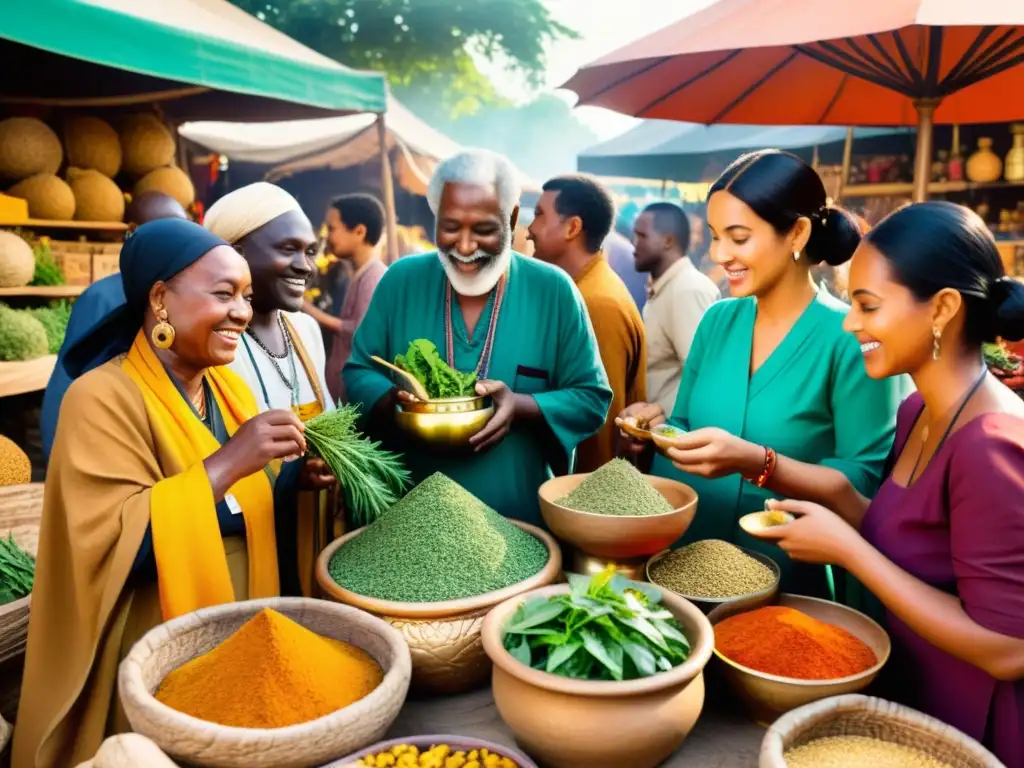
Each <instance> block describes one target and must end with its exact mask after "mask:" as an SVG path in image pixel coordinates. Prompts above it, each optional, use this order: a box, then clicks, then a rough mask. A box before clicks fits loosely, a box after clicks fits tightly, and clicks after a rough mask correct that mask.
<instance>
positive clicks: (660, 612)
mask: <svg viewBox="0 0 1024 768" xmlns="http://www.w3.org/2000/svg"><path fill="white" fill-rule="evenodd" d="M568 578H569V585H570V590H571V591H570V592H569V593H568V594H565V595H555V596H553V597H534V598H530V599H527V600H525V601H524V602H523V603H522V605H520V606H519V608H518V609H517V610H516V612H515V614H513V616H512V619H511V621H510V622H509V624H508V626H507V627H505V638H504V645H505V649H506V650H507V651H508V652H509V653H510V654H512V656H513V657H514V658H515V659H516V660H518V661H520V662H522V663H523V664H526V665H527V666H530V667H533V668H534V669H539V670H541V671H543V672H550V673H552V674H555V675H561V676H563V677H572V678H577V679H580V680H635V679H637V678H642V677H650V676H651V675H654V674H657V673H658V672H667V671H669V670H670V669H672V668H673V667H676V666H678V665H679V664H682V663H683V662H684V661H686V659H687V658H688V657H689V655H690V643H689V641H688V640H687V639H686V635H684V634H683V631H682V627H681V626H680V625H679V622H678V621H676V619H675V617H674V616H673V615H672V613H671V612H670V611H668V610H666V609H665V608H664V607H662V606H661V593H660V592H659V591H658V590H657V589H656V588H654V587H652V586H651V585H649V584H642V583H640V582H635V581H630V580H629V579H627V578H625V577H624V576H622V575H620V574H617V573H615V570H614V569H613V568H609V569H607V570H605V571H602V572H601V573H598V574H596V575H594V576H593V577H591V578H589V579H588V578H587V577H585V576H578V575H576V574H568Z"/></svg>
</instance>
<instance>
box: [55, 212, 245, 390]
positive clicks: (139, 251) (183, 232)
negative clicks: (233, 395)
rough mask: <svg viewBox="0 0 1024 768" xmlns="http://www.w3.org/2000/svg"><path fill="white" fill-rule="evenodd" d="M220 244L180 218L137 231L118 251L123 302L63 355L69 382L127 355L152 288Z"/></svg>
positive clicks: (203, 231)
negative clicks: (119, 253)
mask: <svg viewBox="0 0 1024 768" xmlns="http://www.w3.org/2000/svg"><path fill="white" fill-rule="evenodd" d="M218 245H228V243H227V242H226V241H225V240H222V239H221V238H219V237H217V236H216V235H214V234H212V233H210V232H207V231H206V230H205V229H203V228H202V227H201V226H199V225H198V224H194V223H192V222H191V221H185V220H184V219H158V220H157V221H151V222H149V223H148V224H143V225H142V226H141V227H139V228H138V229H137V230H135V232H134V233H132V235H131V236H130V237H129V238H128V239H127V240H125V244H124V247H122V248H121V264H120V266H121V283H122V286H123V288H124V299H123V300H122V301H118V302H117V303H116V304H114V305H113V306H112V307H110V308H109V309H108V310H107V312H106V313H105V314H104V315H103V316H101V317H99V318H98V319H97V320H96V321H95V322H94V323H93V324H92V327H91V328H90V329H89V330H88V331H86V332H85V333H84V334H82V336H81V338H79V339H78V340H77V341H76V342H75V343H74V344H73V346H71V347H70V348H69V349H68V350H67V352H66V355H65V360H64V367H65V369H66V371H67V373H68V375H69V376H70V377H71V379H75V378H77V377H78V376H81V375H82V374H83V373H85V372H86V371H89V370H92V369H93V368H96V367H97V366H100V365H102V364H103V363H105V362H107V361H108V360H113V359H114V358H115V357H117V356H118V355H120V354H122V353H124V352H127V351H128V350H129V349H130V348H131V345H132V342H133V341H134V340H135V336H136V334H138V332H139V328H141V327H142V320H143V317H144V315H145V313H146V306H147V305H148V303H149V291H150V289H151V288H152V287H153V286H154V285H155V284H156V283H157V282H159V281H161V280H170V279H171V278H172V277H174V276H175V275H177V274H178V273H179V272H181V271H182V270H184V269H186V268H188V267H190V266H192V265H193V264H195V263H196V262H197V261H199V259H201V258H202V257H203V256H204V255H206V254H207V253H209V252H210V251H211V250H213V249H214V248H216V247H217V246H218Z"/></svg>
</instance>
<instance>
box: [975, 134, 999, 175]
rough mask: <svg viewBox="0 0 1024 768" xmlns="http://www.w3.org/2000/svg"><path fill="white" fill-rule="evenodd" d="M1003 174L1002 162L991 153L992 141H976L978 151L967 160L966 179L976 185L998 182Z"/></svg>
mask: <svg viewBox="0 0 1024 768" xmlns="http://www.w3.org/2000/svg"><path fill="white" fill-rule="evenodd" d="M1002 174H1003V161H1002V160H1000V159H999V155H997V154H996V153H995V152H993V151H992V139H990V138H988V137H985V136H983V137H982V138H980V139H978V151H977V152H975V153H974V154H973V155H971V156H970V158H968V160H967V178H968V179H969V180H970V181H973V182H976V183H978V184H988V183H989V182H993V181H998V180H999V177H1000V176H1002Z"/></svg>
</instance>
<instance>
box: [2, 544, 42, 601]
mask: <svg viewBox="0 0 1024 768" xmlns="http://www.w3.org/2000/svg"><path fill="white" fill-rule="evenodd" d="M35 571H36V560H35V558H34V557H32V555H30V554H28V552H26V551H25V550H23V549H22V548H21V547H19V546H18V545H17V544H16V543H15V542H14V536H12V535H11V534H8V535H7V538H6V539H0V605H5V604H7V603H12V602H14V601H15V600H20V599H21V598H23V597H26V596H27V595H28V594H29V593H30V592H31V591H32V583H33V580H34V577H35Z"/></svg>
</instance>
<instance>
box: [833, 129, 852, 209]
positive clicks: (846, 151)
mask: <svg viewBox="0 0 1024 768" xmlns="http://www.w3.org/2000/svg"><path fill="white" fill-rule="evenodd" d="M852 167H853V126H852V125H851V126H850V127H849V128H847V129H846V143H845V144H844V145H843V169H842V170H841V171H840V172H839V200H836V202H837V203H838V202H840V201H841V200H842V199H843V195H844V194H845V192H846V187H847V185H849V183H850V168H852Z"/></svg>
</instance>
